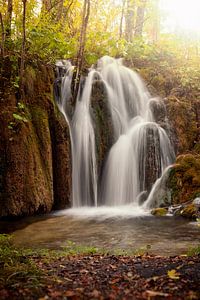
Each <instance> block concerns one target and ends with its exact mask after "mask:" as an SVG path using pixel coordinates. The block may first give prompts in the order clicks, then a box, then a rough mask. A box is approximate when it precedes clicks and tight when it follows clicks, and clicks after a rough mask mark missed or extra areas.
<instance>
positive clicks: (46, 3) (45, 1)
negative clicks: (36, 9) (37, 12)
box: [42, 0, 52, 11]
mask: <svg viewBox="0 0 200 300" xmlns="http://www.w3.org/2000/svg"><path fill="white" fill-rule="evenodd" d="M51 7H52V4H51V0H42V10H43V11H50V10H51Z"/></svg>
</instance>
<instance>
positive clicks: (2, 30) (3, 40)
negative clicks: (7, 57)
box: [0, 12, 5, 58]
mask: <svg viewBox="0 0 200 300" xmlns="http://www.w3.org/2000/svg"><path fill="white" fill-rule="evenodd" d="M0 23H1V56H2V58H4V43H5V31H4V24H3V17H2V13H1V12H0Z"/></svg>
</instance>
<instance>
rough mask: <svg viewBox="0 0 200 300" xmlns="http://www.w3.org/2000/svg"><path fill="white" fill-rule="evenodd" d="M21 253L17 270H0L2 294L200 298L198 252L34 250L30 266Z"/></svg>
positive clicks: (21, 296)
mask: <svg viewBox="0 0 200 300" xmlns="http://www.w3.org/2000/svg"><path fill="white" fill-rule="evenodd" d="M19 257H20V258H18V260H19V262H18V267H17V268H18V270H16V265H15V270H14V271H12V272H13V273H12V272H11V270H10V269H9V264H8V265H5V264H4V272H3V273H2V270H1V273H0V299H1V300H4V299H39V300H48V299H66V300H67V299H72V300H76V299H148V300H149V299H184V300H185V299H200V255H196V256H176V257H161V256H151V255H148V254H146V255H140V256H124V255H109V254H102V255H101V254H88V255H81V254H79V255H67V256H60V257H59V256H58V257H54V258H52V257H51V258H49V257H46V256H40V255H38V256H37V255H33V254H31V255H30V257H29V260H28V267H27V269H24V268H21V269H20V266H21V264H24V266H25V265H26V266H27V261H26V260H27V257H26V256H23V255H22V256H21V255H20V256H19ZM11 259H12V258H11ZM10 267H11V266H10ZM32 270H33V271H32ZM6 272H7V276H4V275H5V273H6ZM3 274H4V275H3Z"/></svg>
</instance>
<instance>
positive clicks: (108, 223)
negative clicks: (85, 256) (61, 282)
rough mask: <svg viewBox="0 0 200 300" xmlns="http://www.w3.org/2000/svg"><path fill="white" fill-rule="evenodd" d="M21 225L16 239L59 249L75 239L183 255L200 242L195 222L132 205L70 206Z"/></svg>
mask: <svg viewBox="0 0 200 300" xmlns="http://www.w3.org/2000/svg"><path fill="white" fill-rule="evenodd" d="M18 226H20V227H21V229H18V230H15V231H14V233H13V234H14V243H15V244H16V245H19V246H25V247H33V248H44V247H45V248H53V249H58V248H60V247H62V246H65V245H66V244H67V241H72V242H75V243H76V244H78V245H84V246H95V247H99V248H107V249H112V250H114V249H124V250H131V249H133V250H135V249H139V248H145V247H146V246H147V245H151V250H150V251H149V252H150V253H152V254H157V255H180V254H184V253H186V252H187V250H188V249H189V248H191V247H194V246H197V245H199V244H200V228H199V227H198V226H197V225H196V223H195V222H189V221H187V220H185V219H183V218H175V217H172V216H166V217H154V216H151V215H150V214H149V213H148V212H144V211H142V210H141V209H135V208H134V207H131V206H128V207H127V206H126V207H118V208H113V207H101V208H80V209H68V210H63V211H59V212H56V213H53V214H50V215H48V216H45V217H36V218H28V219H25V220H22V221H20V222H18ZM22 227H24V228H22ZM18 228H19V227H18Z"/></svg>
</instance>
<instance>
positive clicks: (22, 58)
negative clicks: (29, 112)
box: [20, 0, 27, 98]
mask: <svg viewBox="0 0 200 300" xmlns="http://www.w3.org/2000/svg"><path fill="white" fill-rule="evenodd" d="M22 2H23V19H22V28H23V33H22V48H21V64H20V89H21V96H22V98H23V95H24V83H23V77H24V64H25V46H26V4H27V0H22Z"/></svg>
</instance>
